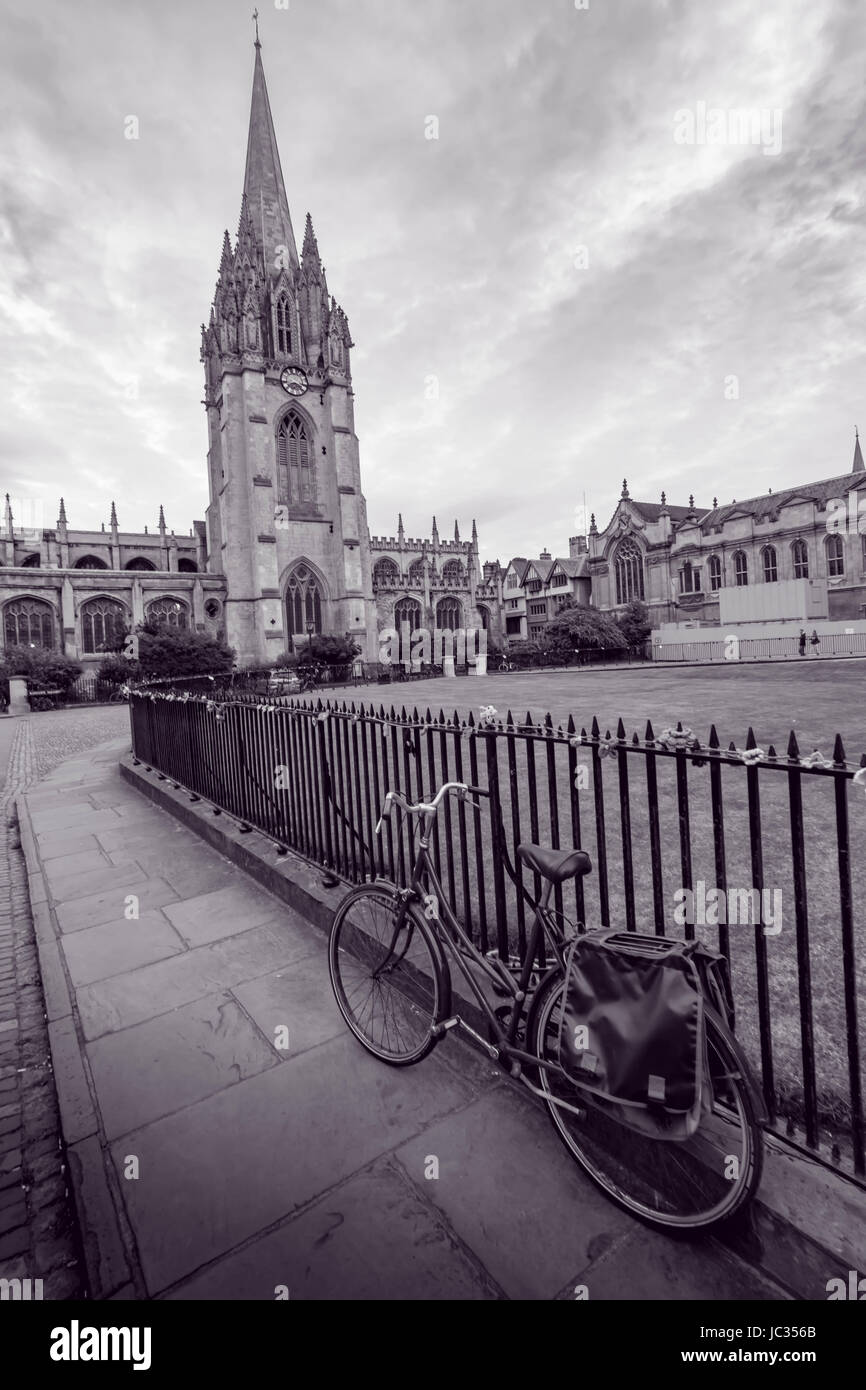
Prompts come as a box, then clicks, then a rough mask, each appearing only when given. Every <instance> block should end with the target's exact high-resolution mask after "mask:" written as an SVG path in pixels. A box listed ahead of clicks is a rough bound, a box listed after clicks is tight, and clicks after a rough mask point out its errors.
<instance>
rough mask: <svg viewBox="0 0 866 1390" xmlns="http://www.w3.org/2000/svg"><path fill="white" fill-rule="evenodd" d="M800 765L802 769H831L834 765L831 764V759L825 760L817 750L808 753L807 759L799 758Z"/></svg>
mask: <svg viewBox="0 0 866 1390" xmlns="http://www.w3.org/2000/svg"><path fill="white" fill-rule="evenodd" d="M800 764H801V766H802V767H833V766H834V763H833V761H832V759H831V758H825V757H824V754H823V753H819V751H818V749H817V748H816V749H815V750H814V752H812V753H810V754H809V756H808V757H807V758H801V759H800Z"/></svg>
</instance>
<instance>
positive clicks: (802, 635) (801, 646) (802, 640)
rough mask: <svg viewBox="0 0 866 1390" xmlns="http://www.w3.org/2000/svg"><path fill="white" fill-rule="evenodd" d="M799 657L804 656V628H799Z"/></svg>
mask: <svg viewBox="0 0 866 1390" xmlns="http://www.w3.org/2000/svg"><path fill="white" fill-rule="evenodd" d="M800 655H801V656H805V655H806V629H805V628H804V627H801V628H800Z"/></svg>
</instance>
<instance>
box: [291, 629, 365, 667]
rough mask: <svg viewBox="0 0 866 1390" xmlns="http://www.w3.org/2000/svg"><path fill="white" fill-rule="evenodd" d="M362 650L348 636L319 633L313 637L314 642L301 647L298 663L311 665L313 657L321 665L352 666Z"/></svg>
mask: <svg viewBox="0 0 866 1390" xmlns="http://www.w3.org/2000/svg"><path fill="white" fill-rule="evenodd" d="M311 645H312V650H311ZM360 650H361V648H360V647H359V646H357V645H356V643H354V642H352V641H351V640H349V639H348V638H346V637H334V636H331V635H329V634H326V633H319V634H318V635H317V636H314V637H313V640H312V644H310V643H309V642H308V643H307V644H306V646H303V647H301V649H300V651H299V652H298V665H299V666H309V664H310V660H311V658H312V660H313V661H314V662H317V663H318V664H319V665H320V666H350V665H351V664H352V660H353V659H354V657H356V656H357V655H358V653H359V652H360Z"/></svg>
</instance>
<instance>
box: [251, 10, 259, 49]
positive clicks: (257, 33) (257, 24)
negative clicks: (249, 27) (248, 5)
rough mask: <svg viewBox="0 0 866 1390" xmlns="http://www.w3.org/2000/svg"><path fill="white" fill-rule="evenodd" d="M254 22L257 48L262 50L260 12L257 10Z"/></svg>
mask: <svg viewBox="0 0 866 1390" xmlns="http://www.w3.org/2000/svg"><path fill="white" fill-rule="evenodd" d="M253 20H254V22H255V26H256V48H261V44H260V43H259V12H258V10H257V9H255V10H253Z"/></svg>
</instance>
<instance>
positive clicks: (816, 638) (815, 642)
mask: <svg viewBox="0 0 866 1390" xmlns="http://www.w3.org/2000/svg"><path fill="white" fill-rule="evenodd" d="M809 641H810V642H811V643H812V652H813V655H815V656H820V652H819V651H818V644H819V642H820V641H821V639H820V637H819V636H818V629H817V628H816V627H813V628H812V636H811V637H810V638H809Z"/></svg>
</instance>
